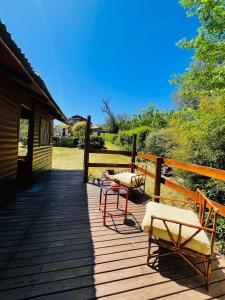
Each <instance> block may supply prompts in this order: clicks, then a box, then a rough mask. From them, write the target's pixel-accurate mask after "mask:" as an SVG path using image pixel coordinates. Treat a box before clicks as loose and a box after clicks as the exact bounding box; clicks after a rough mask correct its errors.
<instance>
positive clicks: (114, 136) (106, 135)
mask: <svg viewBox="0 0 225 300" xmlns="http://www.w3.org/2000/svg"><path fill="white" fill-rule="evenodd" d="M117 136H118V135H117V134H115V133H102V134H101V137H102V138H103V139H104V141H105V142H109V143H111V144H115V140H116V139H117Z"/></svg>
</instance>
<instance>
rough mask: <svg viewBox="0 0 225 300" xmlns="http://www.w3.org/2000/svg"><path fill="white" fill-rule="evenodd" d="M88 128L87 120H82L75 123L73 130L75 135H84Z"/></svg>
mask: <svg viewBox="0 0 225 300" xmlns="http://www.w3.org/2000/svg"><path fill="white" fill-rule="evenodd" d="M85 128H86V121H80V122H77V123H76V124H74V125H73V127H72V128H71V132H72V134H73V135H75V136H81V135H82V136H84V134H85Z"/></svg>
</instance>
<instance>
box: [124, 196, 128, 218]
mask: <svg viewBox="0 0 225 300" xmlns="http://www.w3.org/2000/svg"><path fill="white" fill-rule="evenodd" d="M128 195H129V192H128V191H127V193H126V204H125V214H124V223H125V222H126V220H127V208H128Z"/></svg>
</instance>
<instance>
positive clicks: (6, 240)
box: [0, 171, 225, 300]
mask: <svg viewBox="0 0 225 300" xmlns="http://www.w3.org/2000/svg"><path fill="white" fill-rule="evenodd" d="M98 197H99V188H98V187H96V186H93V185H90V184H89V185H87V186H86V185H84V184H83V183H82V174H81V172H80V171H54V172H51V173H49V174H46V175H45V177H43V178H42V182H41V183H39V184H37V185H36V186H34V187H33V188H32V189H30V190H28V191H26V192H22V193H20V194H18V197H17V199H16V201H14V202H11V203H10V204H9V205H8V206H7V207H5V208H4V209H2V210H1V211H0V226H1V227H0V228H1V232H0V241H1V247H0V299H4V300H6V299H30V298H38V299H60V300H61V299H76V300H77V299H93V298H105V299H123V300H125V299H161V298H162V299H182V300H184V299H194V297H195V299H213V298H214V299H225V269H224V267H225V263H224V260H223V258H221V257H220V256H219V255H217V256H215V260H214V263H213V272H212V277H211V281H212V283H211V285H210V289H209V291H208V292H207V291H206V290H205V288H204V284H203V281H202V279H201V278H200V277H199V276H198V275H196V274H195V273H194V272H193V271H192V269H190V268H189V267H187V266H186V264H185V263H184V262H183V261H182V260H180V259H179V258H178V257H176V256H174V257H173V256H168V257H165V258H162V259H160V260H159V261H158V262H157V263H156V264H155V267H154V269H153V268H150V267H148V266H146V264H145V261H146V247H147V236H146V234H145V233H143V232H141V230H140V223H141V220H142V217H143V214H144V210H145V205H144V203H141V201H135V202H136V203H134V202H131V201H129V212H130V213H131V214H130V215H129V222H128V224H127V225H124V224H123V222H122V221H123V220H122V218H115V219H114V220H111V219H108V221H107V222H108V225H109V227H104V226H102V216H101V213H100V212H99V211H98V207H97V204H98Z"/></svg>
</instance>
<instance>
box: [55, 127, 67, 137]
mask: <svg viewBox="0 0 225 300" xmlns="http://www.w3.org/2000/svg"><path fill="white" fill-rule="evenodd" d="M53 136H54V137H59V138H62V137H68V136H70V132H69V128H61V127H54V128H53Z"/></svg>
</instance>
